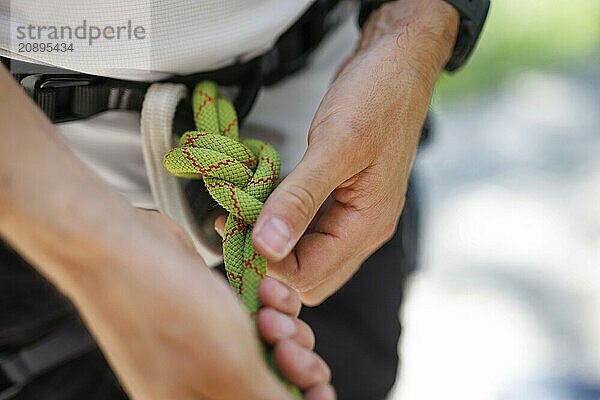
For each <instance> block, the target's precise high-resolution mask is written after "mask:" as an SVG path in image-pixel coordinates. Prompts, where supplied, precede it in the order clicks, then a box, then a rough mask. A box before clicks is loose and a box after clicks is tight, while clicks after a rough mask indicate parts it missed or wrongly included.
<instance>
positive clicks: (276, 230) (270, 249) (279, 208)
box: [253, 143, 348, 260]
mask: <svg viewBox="0 0 600 400" xmlns="http://www.w3.org/2000/svg"><path fill="white" fill-rule="evenodd" d="M337 153H338V152H336V151H335V149H333V148H331V147H328V146H324V145H323V143H321V144H320V145H319V146H313V147H311V146H309V149H308V150H307V152H306V154H305V155H304V157H303V158H302V161H300V163H299V164H298V166H297V167H296V169H294V171H292V173H291V174H290V175H289V176H288V177H286V178H285V179H284V180H283V181H282V182H281V184H280V185H279V186H278V187H277V188H276V189H275V190H274V191H273V193H272V194H271V195H270V196H269V198H268V199H267V201H266V202H265V205H264V207H263V209H262V211H261V213H260V215H259V216H258V219H257V220H256V224H255V226H254V230H253V241H254V245H255V247H256V249H257V250H258V252H259V253H260V254H261V255H263V256H265V257H267V258H268V259H269V260H282V259H283V258H284V257H285V256H287V255H288V254H289V253H290V251H291V250H292V248H293V247H294V246H295V244H296V243H297V241H298V239H299V238H300V236H301V235H302V234H303V233H304V231H305V230H306V228H307V227H308V225H309V224H310V222H311V220H312V219H313V217H314V216H315V214H316V212H317V210H318V209H319V207H320V206H321V204H323V202H324V201H325V199H326V198H327V197H328V196H329V194H330V193H331V192H332V191H333V190H334V189H335V188H336V187H337V186H338V185H339V184H341V183H342V182H343V181H344V180H345V178H346V177H345V175H346V174H347V173H348V171H347V170H348V169H347V168H344V167H341V165H340V164H341V161H340V157H339V154H337Z"/></svg>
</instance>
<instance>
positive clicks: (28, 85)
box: [20, 74, 148, 122]
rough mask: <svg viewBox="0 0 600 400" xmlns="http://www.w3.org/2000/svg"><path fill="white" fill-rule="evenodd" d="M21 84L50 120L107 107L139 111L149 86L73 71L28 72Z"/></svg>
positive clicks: (89, 113) (85, 115)
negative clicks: (65, 72)
mask: <svg viewBox="0 0 600 400" xmlns="http://www.w3.org/2000/svg"><path fill="white" fill-rule="evenodd" d="M20 83H21V86H23V88H24V89H25V90H26V91H27V93H28V94H29V95H30V96H31V97H32V98H33V99H34V100H35V102H36V103H37V104H38V106H39V107H40V108H41V109H42V111H44V113H45V114H46V115H47V116H48V118H49V119H50V120H51V121H52V122H66V121H71V120H76V119H83V118H88V117H90V116H92V115H94V114H98V113H100V112H102V111H107V110H115V109H120V110H133V111H139V110H141V108H142V103H143V100H144V95H145V93H146V89H147V88H148V84H144V83H138V82H128V81H118V80H113V79H106V78H100V77H96V76H90V75H73V74H57V75H55V74H51V75H48V74H34V75H28V76H26V77H24V78H22V79H21V81H20Z"/></svg>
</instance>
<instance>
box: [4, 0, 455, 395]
mask: <svg viewBox="0 0 600 400" xmlns="http://www.w3.org/2000/svg"><path fill="white" fill-rule="evenodd" d="M457 24H458V15H457V13H456V11H455V10H454V9H453V8H452V7H450V6H448V5H447V4H446V3H444V2H443V1H442V0H401V1H396V2H392V3H389V4H387V5H385V6H383V7H382V8H380V10H379V11H378V12H376V13H374V14H373V15H372V16H371V18H370V20H369V21H368V23H367V24H366V26H365V29H364V33H363V38H362V40H361V43H360V44H359V46H358V47H357V49H356V51H355V53H354V54H353V56H352V57H350V59H349V60H348V61H347V62H346V63H345V64H344V66H343V67H342V69H341V71H340V74H339V75H338V77H337V78H336V80H335V81H334V82H333V84H332V85H331V87H330V89H329V91H328V93H327V95H326V96H325V98H324V99H323V102H322V103H321V106H320V107H319V110H318V111H317V113H316V115H315V118H314V121H313V123H312V125H311V129H310V132H309V136H308V138H309V149H308V151H307V153H306V154H305V156H304V158H303V160H302V162H301V163H300V165H299V166H298V168H296V169H295V170H294V171H293V172H292V174H290V176H288V177H287V178H286V179H285V180H284V181H283V182H282V184H281V185H280V186H279V188H278V189H277V190H276V191H275V192H274V193H273V195H272V196H271V197H270V198H269V200H268V201H267V202H266V205H265V207H264V209H263V212H262V214H261V216H260V217H259V220H258V221H257V224H256V227H255V230H254V233H255V235H254V238H253V239H254V243H255V245H256V247H257V248H258V249H259V251H261V253H262V254H264V255H265V256H266V257H267V258H269V259H270V260H271V261H272V262H271V263H270V269H271V271H272V272H273V273H274V275H275V276H276V277H279V278H281V280H283V281H285V282H286V283H288V284H289V285H290V286H291V287H293V288H294V289H296V290H298V291H299V292H300V294H301V298H302V300H303V301H304V302H306V303H307V304H317V303H319V302H320V301H322V300H323V299H324V298H326V297H327V296H329V295H330V294H332V293H333V292H334V291H335V290H336V289H337V288H339V287H340V286H341V285H342V284H343V283H344V282H345V281H346V280H347V279H349V278H350V276H352V274H353V273H354V272H355V271H356V270H357V269H358V267H359V266H360V264H361V263H362V261H363V260H364V259H365V258H367V257H368V256H369V255H370V254H371V253H372V252H374V251H375V250H376V249H377V248H378V247H379V246H381V244H383V243H384V242H385V241H386V240H387V239H388V238H389V237H390V236H391V235H392V233H393V231H394V229H395V226H396V222H397V220H398V217H399V215H400V211H401V210H402V206H403V203H404V194H405V191H406V186H407V180H408V176H409V172H410V167H411V164H412V160H413V158H414V154H415V149H416V146H417V143H418V137H419V132H420V128H421V126H422V124H423V120H424V118H425V114H426V111H427V106H428V104H429V101H430V97H431V92H432V90H433V84H434V82H435V80H436V78H437V76H438V74H439V72H440V70H441V69H442V67H443V65H444V64H445V61H446V60H447V59H448V57H449V55H450V52H451V49H452V45H453V43H454V39H455V36H456V30H457ZM0 104H2V107H0V132H2V146H0V188H1V190H0V235H1V236H2V237H3V238H4V239H5V240H7V241H8V242H9V243H10V244H11V245H12V246H13V247H14V248H15V249H17V250H18V251H19V252H20V253H21V254H22V255H23V256H24V257H25V258H26V259H28V260H29V262H31V263H32V265H34V266H35V267H36V268H37V269H38V270H39V271H40V272H41V273H42V274H44V275H45V276H46V277H47V278H48V279H49V280H50V281H52V282H53V283H54V284H55V285H56V286H57V288H59V289H60V290H61V291H62V292H63V293H64V294H65V295H66V296H68V297H69V298H70V299H71V300H72V301H73V303H74V304H75V306H76V307H77V308H78V310H79V312H80V313H81V315H82V317H83V318H84V319H85V321H86V322H87V324H88V326H89V327H90V329H91V331H92V332H93V334H94V335H95V337H96V339H97V341H98V343H99V344H100V346H101V347H102V349H103V351H104V353H105V354H106V356H107V358H108V360H109V362H110V363H111V365H112V367H113V368H114V370H115V371H116V373H117V375H118V376H119V378H120V380H121V382H122V384H123V385H124V386H125V388H126V390H127V391H128V392H129V393H130V394H131V396H132V397H133V398H135V399H149V400H152V399H157V400H158V399H171V398H177V399H184V400H185V399H211V400H234V399H245V400H252V399H257V400H258V399H263V400H264V399H266V400H269V399H273V400H275V399H289V398H290V396H289V395H288V394H287V392H286V391H285V389H284V388H283V387H282V386H281V385H280V384H279V383H278V382H277V380H276V378H275V377H274V376H273V374H271V373H270V371H269V370H268V369H267V367H266V366H265V364H264V362H263V360H262V358H261V355H260V354H259V351H258V345H257V344H258V340H257V337H256V334H255V332H254V330H253V329H252V326H251V322H250V320H249V318H248V317H247V315H246V313H245V312H244V310H243V308H242V306H241V305H240V303H239V301H237V299H236V298H235V297H234V296H233V294H232V293H231V291H230V290H229V288H228V287H227V285H226V284H225V283H224V282H223V281H222V280H221V279H219V278H217V277H216V276H215V275H214V274H213V273H212V272H210V271H209V270H208V269H207V268H204V263H203V261H202V259H201V258H200V257H199V256H198V255H197V254H196V253H195V252H194V251H193V249H192V246H191V245H190V243H189V241H188V240H187V238H186V236H185V234H184V233H183V232H182V231H181V230H180V228H179V227H177V226H176V225H175V224H174V223H173V222H172V221H170V220H169V219H168V218H166V217H164V216H162V215H160V214H158V213H152V212H145V211H141V210H136V209H134V208H132V207H131V206H130V205H129V204H128V203H127V202H126V200H124V199H123V198H121V197H120V196H118V195H116V194H115V193H113V192H112V191H111V190H110V189H109V188H108V187H107V186H106V185H105V184H104V183H103V182H101V181H100V180H99V179H98V177H96V176H95V175H94V174H93V173H92V172H91V171H89V170H88V169H87V168H86V167H85V166H84V165H83V164H82V163H81V162H80V161H79V160H78V159H77V158H76V157H75V156H74V155H73V154H71V153H70V151H69V150H68V149H67V148H66V147H65V145H64V144H63V143H62V142H61V141H60V140H59V139H58V138H57V134H56V132H55V130H54V128H53V126H52V125H51V124H50V122H49V121H48V120H47V119H46V118H45V116H44V115H43V114H42V113H41V112H40V111H39V110H38V109H37V108H36V106H35V105H34V104H33V103H32V102H31V100H30V99H29V98H28V97H27V96H26V95H25V94H24V93H23V91H22V90H21V88H20V87H18V85H16V83H14V82H13V80H12V77H10V75H9V74H8V73H7V71H5V70H4V69H2V68H0ZM317 212H319V213H318V214H317ZM317 215H318V216H317ZM315 216H317V217H316V218H315ZM272 217H277V218H278V219H279V223H277V222H276V223H275V225H273V224H269V223H268V220H270V219H271V218H272ZM282 224H283V225H282ZM219 225H220V223H219V222H217V226H219ZM269 226H271V228H275V230H273V229H269ZM282 226H283V227H284V228H287V230H288V233H287V235H285V232H283V233H284V235H283V236H287V237H283V239H281V236H282V235H281V233H282ZM283 230H285V229H283ZM277 234H279V237H280V239H277V238H278V235H277ZM292 249H293V251H292ZM273 282H277V281H274V280H265V283H263V285H262V286H261V299H262V300H263V302H264V303H265V304H266V305H267V308H266V309H265V310H263V311H262V312H261V313H260V315H259V317H258V324H259V330H260V333H261V335H262V336H263V337H264V338H265V339H266V340H268V341H269V342H271V343H273V344H274V346H275V348H276V360H277V363H278V365H279V367H280V369H281V370H282V371H283V372H284V374H285V375H286V376H287V377H288V378H289V379H290V380H291V381H292V382H294V383H295V384H297V385H299V386H300V387H301V388H303V389H305V390H306V392H305V398H306V399H307V400H329V399H333V398H334V397H335V394H334V392H333V389H332V388H331V386H330V385H329V378H330V372H329V370H328V368H327V366H326V365H325V364H324V363H323V361H322V360H321V359H320V358H318V357H317V356H316V355H315V354H314V353H312V352H311V351H310V350H311V349H312V347H313V344H314V336H313V334H312V332H311V331H310V329H309V328H308V327H306V325H305V324H304V323H302V322H301V321H299V320H298V319H297V318H296V316H297V314H298V310H299V307H300V300H299V297H298V296H297V295H296V294H294V291H293V290H290V289H289V288H288V287H287V286H285V285H283V284H281V283H273ZM276 287H279V289H281V288H285V290H283V292H287V293H289V296H280V297H277V296H276V294H275V293H277V292H278V289H276ZM279 293H281V291H279ZM270 296H275V297H274V298H271V297H270ZM277 299H278V300H277ZM284 320H286V321H288V322H289V321H290V320H291V321H292V322H291V325H293V328H291V329H286V328H284V326H286V325H290V324H288V323H285V322H282V321H284ZM231 382H235V385H232V384H231Z"/></svg>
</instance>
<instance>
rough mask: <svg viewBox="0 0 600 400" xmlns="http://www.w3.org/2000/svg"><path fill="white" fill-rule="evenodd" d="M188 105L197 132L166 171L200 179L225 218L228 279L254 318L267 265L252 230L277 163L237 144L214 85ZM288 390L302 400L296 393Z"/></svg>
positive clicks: (199, 89)
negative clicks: (225, 214)
mask: <svg viewBox="0 0 600 400" xmlns="http://www.w3.org/2000/svg"><path fill="white" fill-rule="evenodd" d="M192 103H193V108H194V122H195V125H196V130H195V131H189V132H186V133H185V134H184V135H183V136H182V137H181V139H180V141H179V146H177V147H176V148H174V149H172V150H171V151H169V153H167V155H166V156H165V160H164V165H165V168H166V169H167V170H168V171H169V172H170V173H171V174H173V175H175V176H178V177H182V178H191V179H198V178H200V177H202V179H203V180H204V184H205V185H206V188H207V190H208V192H209V193H210V194H211V196H212V197H213V198H214V199H215V200H216V201H217V202H218V203H219V204H220V205H221V206H222V207H223V208H225V209H226V210H227V211H228V212H229V216H228V218H227V222H226V223H225V232H224V234H223V259H224V261H225V269H226V271H227V278H228V279H229V283H230V284H231V286H232V288H233V289H234V291H235V292H236V293H238V294H239V295H240V296H241V299H242V302H243V303H244V304H245V305H246V307H247V308H248V311H249V312H250V315H251V316H252V317H255V316H256V313H257V312H258V310H259V309H260V307H261V304H260V300H259V298H258V286H259V284H260V281H261V280H262V278H263V277H264V276H265V275H266V273H267V260H266V259H265V258H264V257H262V256H261V255H259V254H258V253H257V252H256V250H255V249H254V246H253V244H252V225H253V224H254V222H255V221H256V218H257V217H258V214H259V213H260V210H261V209H262V207H263V204H264V202H265V200H266V199H267V197H268V196H269V194H271V192H272V191H273V190H274V189H275V187H276V186H277V183H278V180H279V170H280V167H281V160H280V158H279V154H278V153H277V151H276V150H275V148H274V147H273V146H271V145H270V144H268V143H265V142H263V141H261V140H257V139H242V140H240V138H239V131H238V120H237V115H236V112H235V109H234V107H233V105H232V104H231V102H229V101H228V100H227V99H225V98H224V97H222V96H221V95H220V94H219V92H218V88H217V85H216V84H215V83H213V82H201V83H199V84H198V85H197V86H196V88H195V90H194V94H193V98H192ZM272 353H273V352H272V349H266V358H267V361H268V362H269V364H270V366H271V368H273V369H274V370H275V371H276V366H275V363H274V357H273V354H272ZM279 376H280V377H281V375H279ZM288 386H290V390H291V391H292V393H293V394H294V395H295V396H296V397H297V398H302V396H301V395H300V391H299V390H298V389H297V388H295V387H292V386H291V385H290V384H288Z"/></svg>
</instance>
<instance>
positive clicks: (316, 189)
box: [253, 0, 459, 304]
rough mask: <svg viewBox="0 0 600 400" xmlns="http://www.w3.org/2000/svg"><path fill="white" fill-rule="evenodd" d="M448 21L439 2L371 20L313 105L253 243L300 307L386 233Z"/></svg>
mask: <svg viewBox="0 0 600 400" xmlns="http://www.w3.org/2000/svg"><path fill="white" fill-rule="evenodd" d="M458 20H459V19H458V13H457V12H456V10H455V9H454V8H453V7H452V6H450V5H449V4H447V3H446V2H444V1H442V0H399V1H395V2H390V3H386V4H385V5H383V6H382V7H381V8H380V9H379V10H377V11H375V12H374V13H373V14H372V15H371V17H370V18H369V20H368V21H367V23H366V25H365V27H364V32H363V36H362V40H361V42H360V44H359V46H358V47H357V49H356V51H355V53H354V54H353V55H352V57H350V59H349V60H348V61H347V62H346V63H345V64H344V65H343V67H342V69H341V71H340V73H339V75H338V76H337V78H336V79H335V81H334V82H333V83H332V85H331V87H330V89H329V91H328V92H327V94H326V95H325V97H324V99H323V101H322V102H321V105H320V107H319V109H318V111H317V113H316V115H315V117H314V120H313V122H312V125H311V128H310V131H309V134H308V150H307V152H306V154H305V155H304V157H303V158H302V161H301V162H300V164H299V165H298V166H297V168H296V169H295V170H294V171H293V172H292V173H291V174H290V175H289V176H288V177H287V178H285V179H284V180H283V182H282V183H281V184H280V185H279V187H278V188H277V189H276V190H275V191H274V192H273V194H272V195H271V196H270V197H269V198H268V200H267V201H266V203H265V206H264V208H263V210H262V213H261V215H260V216H259V218H258V220H257V222H256V225H255V227H254V233H253V240H254V244H255V246H256V248H257V249H258V251H259V252H260V253H261V254H263V255H264V256H266V257H267V258H268V259H269V261H270V263H269V271H270V273H272V274H273V275H274V276H276V277H278V278H279V279H281V280H283V281H285V282H286V283H288V284H289V285H290V286H292V287H293V288H294V289H296V290H298V291H299V292H300V294H301V297H302V300H303V301H304V302H305V303H307V304H316V303H319V302H321V301H322V300H323V299H325V298H326V297H328V296H329V295H331V294H332V293H333V292H334V291H336V290H337V289H338V288H339V287H340V286H342V285H343V284H344V283H345V282H346V281H347V280H348V279H349V278H350V277H351V276H352V275H353V274H354V273H355V272H356V270H357V269H358V268H359V266H360V265H361V264H362V263H363V261H364V260H365V259H366V258H367V257H369V256H370V255H371V254H372V253H373V252H374V251H375V250H377V249H378V248H379V247H380V246H381V245H382V244H383V243H384V242H386V241H387V240H388V239H389V238H390V237H391V236H392V235H393V234H394V231H395V229H396V225H397V222H398V218H399V216H400V213H401V211H402V208H403V205H404V196H405V192H406V188H407V181H408V177H409V175H410V169H411V165H412V162H413V158H414V155H415V151H416V147H417V144H418V141H419V134H420V131H421V128H422V126H423V121H424V119H425V116H426V113H427V108H428V105H429V101H430V99H431V95H432V90H433V86H434V83H435V81H436V79H437V77H438V75H439V73H440V71H441V69H442V68H443V66H444V64H445V63H446V61H447V60H448V58H449V57H450V54H451V50H452V48H453V45H454V41H455V36H456V33H457V29H458Z"/></svg>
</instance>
